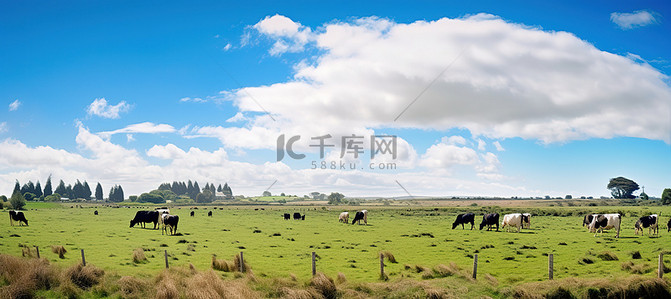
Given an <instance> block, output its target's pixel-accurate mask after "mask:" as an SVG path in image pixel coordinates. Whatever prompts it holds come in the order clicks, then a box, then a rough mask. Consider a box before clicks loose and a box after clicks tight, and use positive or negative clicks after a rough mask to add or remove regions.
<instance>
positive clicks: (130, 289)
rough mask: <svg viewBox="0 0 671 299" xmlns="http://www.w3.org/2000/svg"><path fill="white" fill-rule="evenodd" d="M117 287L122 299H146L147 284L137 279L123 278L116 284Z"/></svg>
mask: <svg viewBox="0 0 671 299" xmlns="http://www.w3.org/2000/svg"><path fill="white" fill-rule="evenodd" d="M117 284H118V285H119V292H120V293H121V296H122V297H123V298H146V297H148V296H147V294H146V291H147V289H148V284H147V282H145V281H142V280H140V279H138V278H135V277H132V276H124V277H121V278H120V279H119V281H118V282H117Z"/></svg>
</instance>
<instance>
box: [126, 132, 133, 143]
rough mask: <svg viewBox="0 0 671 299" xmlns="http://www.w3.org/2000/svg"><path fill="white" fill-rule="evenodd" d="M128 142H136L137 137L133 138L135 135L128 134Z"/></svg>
mask: <svg viewBox="0 0 671 299" xmlns="http://www.w3.org/2000/svg"><path fill="white" fill-rule="evenodd" d="M126 141H128V142H131V141H135V137H133V134H126Z"/></svg>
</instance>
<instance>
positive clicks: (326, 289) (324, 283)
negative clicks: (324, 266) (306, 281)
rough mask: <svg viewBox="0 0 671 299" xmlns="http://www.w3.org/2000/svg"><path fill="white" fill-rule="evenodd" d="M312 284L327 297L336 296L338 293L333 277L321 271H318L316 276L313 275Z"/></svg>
mask: <svg viewBox="0 0 671 299" xmlns="http://www.w3.org/2000/svg"><path fill="white" fill-rule="evenodd" d="M310 286H312V287H314V288H315V289H317V291H318V292H319V293H320V294H322V296H324V298H327V299H333V298H336V297H337V295H338V290H337V289H336V285H335V283H334V282H333V279H331V278H330V277H328V276H326V275H325V274H324V273H321V272H318V273H317V274H316V275H315V276H313V277H312V279H311V280H310Z"/></svg>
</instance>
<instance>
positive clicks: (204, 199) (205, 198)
mask: <svg viewBox="0 0 671 299" xmlns="http://www.w3.org/2000/svg"><path fill="white" fill-rule="evenodd" d="M213 200H214V194H212V191H210V190H209V189H205V190H203V192H201V193H198V195H196V202H197V203H210V202H212V201H213Z"/></svg>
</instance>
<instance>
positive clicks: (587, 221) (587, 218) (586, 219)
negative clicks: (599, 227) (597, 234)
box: [582, 214, 598, 228]
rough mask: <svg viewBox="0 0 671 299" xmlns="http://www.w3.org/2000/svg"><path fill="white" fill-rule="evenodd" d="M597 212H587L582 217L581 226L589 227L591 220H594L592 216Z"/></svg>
mask: <svg viewBox="0 0 671 299" xmlns="http://www.w3.org/2000/svg"><path fill="white" fill-rule="evenodd" d="M597 215H598V214H587V215H585V217H584V218H583V219H582V226H583V227H585V226H587V228H589V224H590V223H592V220H594V217H595V216H597Z"/></svg>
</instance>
